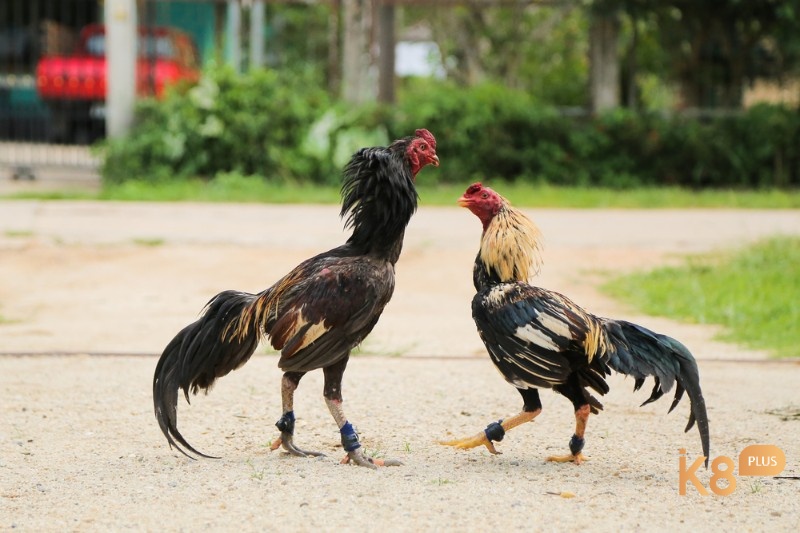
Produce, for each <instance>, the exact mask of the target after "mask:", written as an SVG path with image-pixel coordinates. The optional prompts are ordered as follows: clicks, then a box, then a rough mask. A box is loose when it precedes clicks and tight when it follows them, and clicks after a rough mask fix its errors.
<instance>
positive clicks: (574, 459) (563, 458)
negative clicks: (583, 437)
mask: <svg viewBox="0 0 800 533" xmlns="http://www.w3.org/2000/svg"><path fill="white" fill-rule="evenodd" d="M588 460H589V457H587V456H585V455H583V454H582V453H580V452H579V453H577V454H575V455H572V454H570V455H551V456H550V457H548V458H547V461H548V462H551V463H575V464H576V465H580V464H582V463H583V462H585V461H588Z"/></svg>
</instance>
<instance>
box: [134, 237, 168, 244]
mask: <svg viewBox="0 0 800 533" xmlns="http://www.w3.org/2000/svg"><path fill="white" fill-rule="evenodd" d="M133 243H134V244H138V245H139V246H161V245H163V244H164V239H159V238H157V237H154V238H147V237H140V238H136V239H133Z"/></svg>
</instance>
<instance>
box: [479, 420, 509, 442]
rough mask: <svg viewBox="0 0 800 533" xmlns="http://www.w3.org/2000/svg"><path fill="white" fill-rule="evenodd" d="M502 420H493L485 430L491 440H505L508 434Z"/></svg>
mask: <svg viewBox="0 0 800 533" xmlns="http://www.w3.org/2000/svg"><path fill="white" fill-rule="evenodd" d="M501 422H502V420H498V421H497V422H492V423H491V424H489V425H488V426H486V429H484V430H483V433H484V435H486V438H487V439H489V441H490V442H493V441H497V442H500V441H501V440H503V437H505V436H506V430H505V429H503V426H502V425H500V423H501Z"/></svg>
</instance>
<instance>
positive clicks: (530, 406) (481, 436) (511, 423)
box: [439, 389, 542, 454]
mask: <svg viewBox="0 0 800 533" xmlns="http://www.w3.org/2000/svg"><path fill="white" fill-rule="evenodd" d="M517 390H518V391H519V393H520V394H521V395H522V399H523V401H524V402H525V403H524V405H523V407H522V411H520V413H519V414H517V415H515V416H512V417H511V418H506V419H505V420H499V421H497V422H492V423H491V424H489V425H488V426H486V429H484V430H483V431H481V432H480V433H478V434H477V435H473V436H472V437H466V438H463V439H456V440H448V441H439V444H443V445H445V446H453V447H455V448H460V449H462V450H469V449H470V448H475V447H476V446H480V445H484V446H486V449H488V450H489V451H490V452H491V453H494V454H498V453H501V452H499V451H497V449H496V448H495V447H494V442H493V441H497V442H500V441H501V440H503V437H504V436H505V434H506V432H507V431H509V430H511V429H513V428H515V427H517V426H519V425H521V424H524V423H525V422H530V421H531V420H533V419H534V418H536V417H537V416H539V413H541V412H542V402H541V401H540V400H539V391H538V390H536V389H517Z"/></svg>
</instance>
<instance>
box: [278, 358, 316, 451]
mask: <svg viewBox="0 0 800 533" xmlns="http://www.w3.org/2000/svg"><path fill="white" fill-rule="evenodd" d="M304 375H305V372H285V373H284V374H283V379H282V380H281V401H282V404H283V416H281V418H280V420H278V422H277V423H276V424H275V425H276V426H277V427H278V429H279V430H281V435H280V437H278V438H277V439H275V440H274V441H273V442H272V445H270V447H269V449H270V450H277V449H278V448H280V447H283V449H284V450H286V451H287V452H289V453H290V454H292V455H297V456H298V457H317V456H320V455H325V454H324V453H320V452H310V451H307V450H301V449H300V448H298V447H296V446H295V445H294V391H295V390H297V386H298V385H299V384H300V378H302V377H303V376H304Z"/></svg>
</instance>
